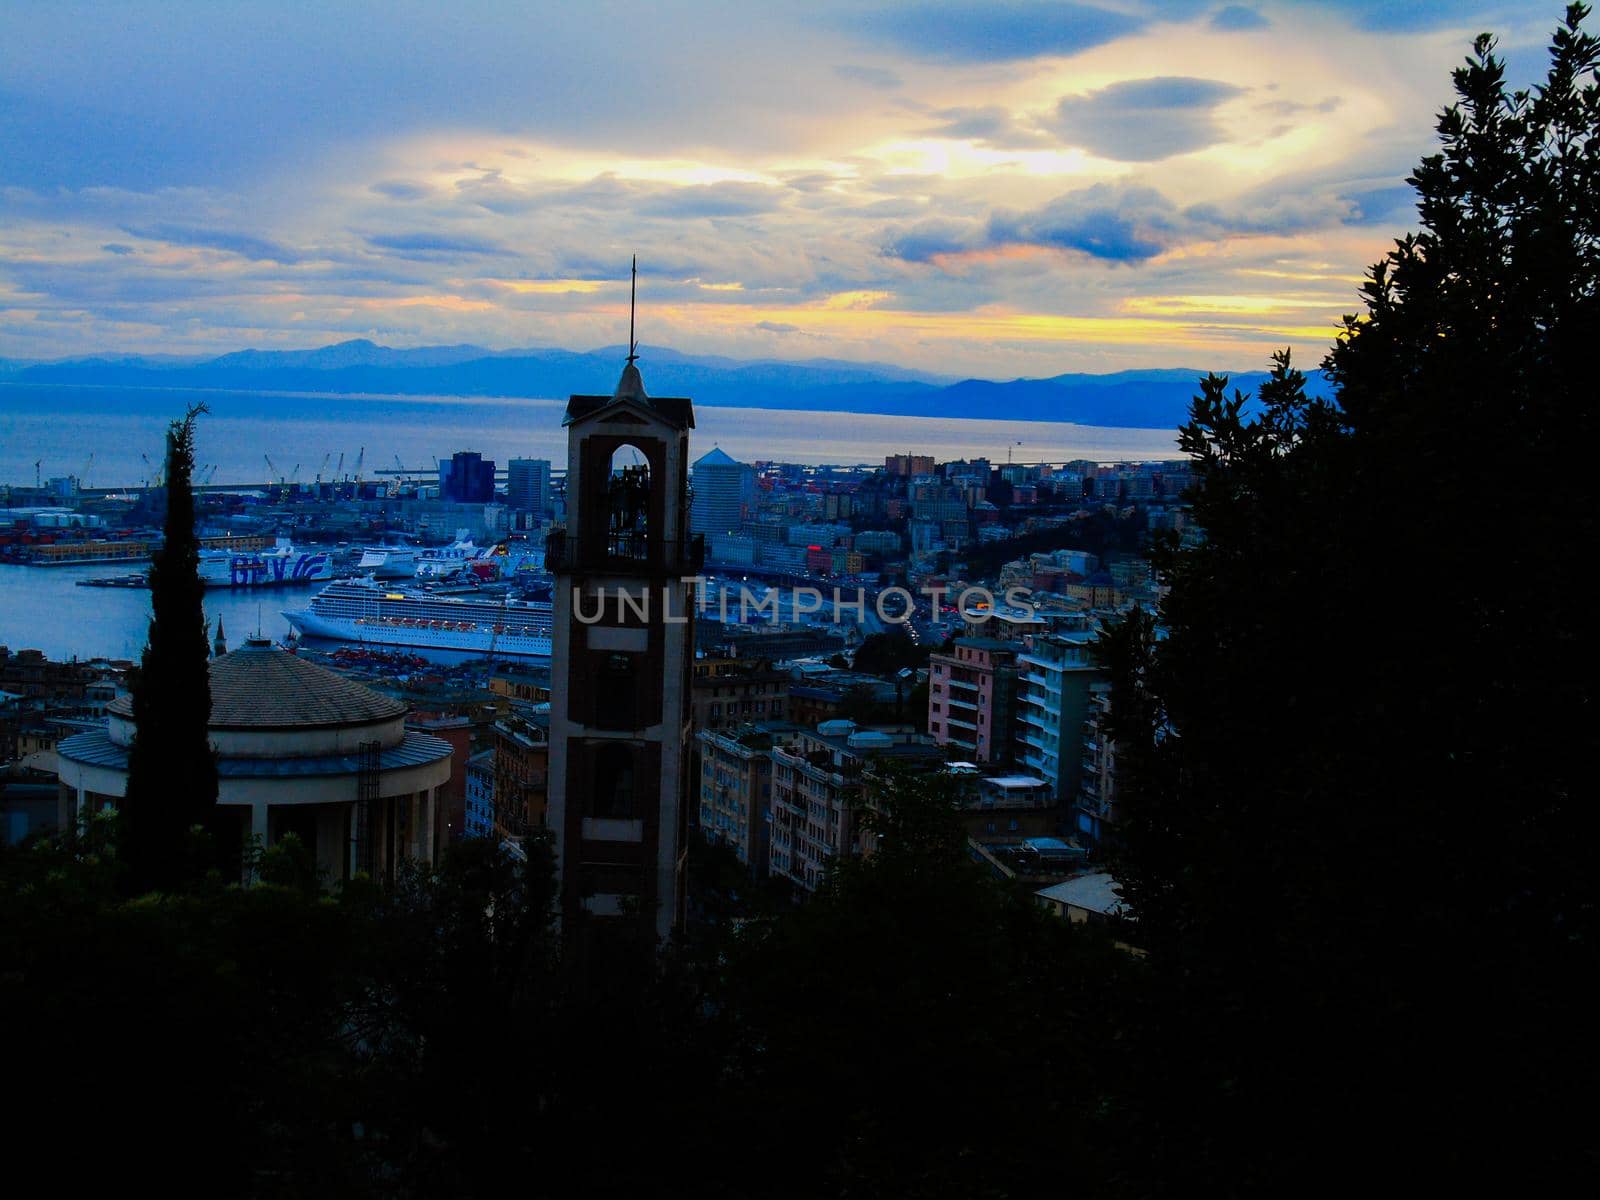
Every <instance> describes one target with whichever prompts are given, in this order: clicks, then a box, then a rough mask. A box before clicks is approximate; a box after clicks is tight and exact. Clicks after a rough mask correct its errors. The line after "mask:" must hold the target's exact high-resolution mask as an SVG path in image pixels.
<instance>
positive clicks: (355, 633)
mask: <svg viewBox="0 0 1600 1200" xmlns="http://www.w3.org/2000/svg"><path fill="white" fill-rule="evenodd" d="M283 615H284V617H285V618H287V620H288V621H289V624H291V625H293V626H294V627H295V629H297V630H299V631H300V633H302V634H304V635H305V636H306V637H317V638H328V639H330V640H332V641H340V642H360V643H362V644H365V645H374V646H411V647H415V648H418V649H424V650H454V651H459V652H461V653H466V654H484V655H487V654H488V653H489V651H490V642H491V641H493V643H494V645H493V650H494V653H495V655H496V656H513V657H517V658H549V657H550V639H549V638H548V637H528V636H524V635H522V634H512V633H501V634H500V635H499V636H498V637H495V636H494V634H493V633H492V632H491V631H490V630H488V629H483V630H459V629H430V628H427V627H425V626H406V625H392V624H389V623H388V622H383V621H355V620H351V619H349V618H346V617H325V616H322V615H320V614H318V613H315V612H311V611H309V610H307V611H302V612H285V613H284V614H283Z"/></svg>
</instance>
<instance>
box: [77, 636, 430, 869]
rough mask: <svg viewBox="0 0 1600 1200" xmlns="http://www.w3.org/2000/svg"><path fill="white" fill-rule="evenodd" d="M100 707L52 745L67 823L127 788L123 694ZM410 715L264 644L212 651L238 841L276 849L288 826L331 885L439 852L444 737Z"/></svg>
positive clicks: (221, 798)
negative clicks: (89, 721)
mask: <svg viewBox="0 0 1600 1200" xmlns="http://www.w3.org/2000/svg"><path fill="white" fill-rule="evenodd" d="M106 712H107V715H108V721H107V725H106V728H104V729H99V730H95V731H93V732H90V733H80V734H78V735H76V736H74V737H70V738H67V739H65V740H63V741H62V742H61V743H60V745H59V746H58V747H57V755H58V758H59V762H60V780H61V795H60V817H61V824H62V828H69V827H70V823H71V822H72V821H73V820H74V819H75V818H76V817H77V816H78V815H79V814H81V813H84V812H86V811H87V812H96V811H99V810H100V809H102V808H105V807H107V806H108V805H115V804H116V803H117V802H118V801H119V800H121V798H122V797H123V796H124V795H126V793H127V788H128V747H129V745H130V744H131V743H132V741H133V736H134V732H135V725H134V720H133V704H132V700H131V698H130V697H128V696H123V697H120V698H119V699H117V700H114V701H112V702H111V704H109V705H108V706H107V708H106ZM406 712H407V709H406V706H405V705H404V704H403V703H401V702H400V701H399V700H396V699H394V698H392V697H390V696H385V695H383V694H382V693H381V692H376V691H374V690H373V689H371V688H369V687H364V686H362V685H361V684H359V683H356V682H354V681H353V680H349V679H346V678H344V677H343V676H342V675H337V674H335V673H334V672H332V671H329V670H327V669H326V668H323V667H319V666H317V665H316V664H314V663H310V662H307V661H306V660H305V659H303V658H300V657H298V656H297V655H294V654H291V653H290V652H289V651H287V650H284V649H282V648H280V647H277V646H274V645H273V644H272V643H271V642H269V641H266V640H264V639H255V640H251V641H247V642H246V643H245V644H244V645H243V646H242V647H241V648H239V649H238V650H235V651H233V652H232V653H231V654H222V655H219V656H218V657H216V658H213V659H212V660H211V721H210V723H209V729H210V732H211V744H212V746H213V747H214V748H215V750H216V753H217V776H218V780H217V783H218V789H217V793H218V794H217V803H218V804H219V805H221V806H223V807H224V808H227V809H231V810H233V811H235V812H236V813H237V814H238V820H239V835H240V839H241V841H242V840H243V838H245V837H246V836H249V835H254V836H255V837H258V838H259V839H260V840H261V844H262V845H263V846H271V845H273V844H275V843H276V842H277V841H278V840H279V839H280V838H282V837H283V836H284V835H285V834H287V833H294V834H297V835H298V836H299V837H300V839H301V840H302V841H303V842H304V843H305V844H306V845H307V846H310V847H311V848H312V849H313V851H314V853H315V855H316V859H317V865H318V867H319V869H320V870H321V871H322V872H323V873H324V875H325V877H326V878H327V880H328V881H329V882H336V881H338V880H341V879H348V878H350V876H351V875H353V874H355V873H356V872H358V871H359V872H366V873H368V874H371V875H374V876H382V875H388V874H389V873H390V872H392V871H393V869H394V867H395V864H396V863H398V862H399V861H401V860H402V859H406V858H411V859H420V860H423V861H428V862H434V861H437V859H438V855H439V851H440V849H441V847H442V844H443V841H444V836H445V831H446V822H447V821H448V819H449V814H448V812H446V811H445V808H446V804H445V803H444V798H443V796H442V795H441V793H443V792H444V791H445V789H446V785H447V784H448V782H449V780H450V756H451V747H450V743H449V742H446V741H444V740H443V739H441V738H436V737H431V736H429V735H427V734H423V733H416V732H412V731H409V730H407V729H406V727H405V719H406Z"/></svg>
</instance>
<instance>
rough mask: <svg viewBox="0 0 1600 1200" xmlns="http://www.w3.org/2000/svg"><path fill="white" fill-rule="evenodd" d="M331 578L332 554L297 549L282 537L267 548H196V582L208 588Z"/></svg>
mask: <svg viewBox="0 0 1600 1200" xmlns="http://www.w3.org/2000/svg"><path fill="white" fill-rule="evenodd" d="M332 578H333V555H332V554H330V553H329V552H328V551H326V550H302V549H299V548H297V547H295V546H294V545H292V544H290V542H289V541H288V540H287V539H285V538H279V539H278V542H277V545H275V546H273V547H272V548H271V549H270V550H202V551H200V582H201V583H203V584H205V586H206V587H208V588H228V587H251V588H253V587H290V586H294V585H297V584H311V583H321V582H323V581H325V580H328V579H332Z"/></svg>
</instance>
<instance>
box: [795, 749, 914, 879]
mask: <svg viewBox="0 0 1600 1200" xmlns="http://www.w3.org/2000/svg"><path fill="white" fill-rule="evenodd" d="M771 754H772V799H771V811H772V825H771V831H770V843H769V853H768V866H769V870H770V872H771V874H773V875H776V876H779V877H781V878H784V879H787V880H789V881H790V882H792V883H794V884H795V885H797V886H798V887H801V888H803V889H805V890H806V891H808V892H809V891H815V890H816V889H817V887H818V886H819V885H820V884H821V883H822V881H823V879H824V878H826V876H827V873H828V869H829V867H830V866H831V865H832V864H833V863H834V862H835V861H837V860H838V859H840V858H841V857H848V856H852V855H861V854H866V853H869V852H870V851H871V849H872V847H871V845H870V844H868V841H867V838H868V836H869V835H867V834H866V833H865V831H864V830H863V829H862V824H861V809H862V806H863V805H864V804H865V802H866V789H867V784H868V782H869V780H870V774H871V769H872V768H873V766H875V765H877V764H880V763H884V762H889V761H901V762H908V763H913V764H918V765H921V766H926V767H938V766H942V764H943V762H944V751H943V750H942V749H941V748H940V747H939V746H938V745H936V744H934V743H933V742H932V741H931V740H930V739H927V738H925V737H923V736H922V735H919V734H910V733H887V732H883V731H881V730H875V729H859V730H858V729H857V728H856V726H855V724H854V722H851V721H825V722H823V723H822V724H821V725H818V726H817V728H816V729H815V730H814V731H813V730H801V731H800V732H799V733H798V734H797V735H796V737H795V738H794V740H793V741H792V742H790V743H789V744H788V745H786V746H774V747H773V749H772V751H771Z"/></svg>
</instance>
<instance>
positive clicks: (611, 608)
mask: <svg viewBox="0 0 1600 1200" xmlns="http://www.w3.org/2000/svg"><path fill="white" fill-rule="evenodd" d="M630 332H631V331H630ZM629 351H630V352H629V354H628V359H627V365H626V366H625V367H624V368H623V371H622V378H621V380H620V381H619V382H618V383H617V388H616V391H614V392H613V393H612V394H611V395H609V396H573V397H572V398H571V400H570V401H569V402H568V405H567V414H566V419H565V421H564V424H565V425H566V428H567V524H566V528H565V530H558V531H557V532H555V533H553V534H552V535H551V538H550V543H549V553H548V556H547V557H548V565H549V569H550V570H551V572H552V573H553V574H554V575H555V577H556V590H555V601H554V614H553V617H554V629H553V641H554V645H553V649H552V671H551V685H552V686H551V701H550V777H549V778H550V783H549V821H550V827H551V829H552V831H553V832H554V835H555V858H556V869H557V872H558V874H559V877H560V889H561V909H562V922H563V926H564V928H565V929H566V931H567V933H568V934H569V936H575V935H577V934H578V932H579V927H580V926H584V927H587V928H589V929H590V930H592V931H594V932H599V931H601V930H606V929H610V930H613V931H617V932H623V933H628V934H644V935H648V938H649V940H651V941H652V942H654V943H659V942H660V941H661V940H663V939H665V938H667V937H668V936H669V935H670V934H671V933H672V932H673V931H674V930H675V929H676V928H677V927H678V925H679V924H680V923H681V921H682V918H683V909H684V898H685V893H684V877H683V876H684V870H683V862H684V853H685V836H686V832H687V828H688V804H687V800H686V797H687V795H688V769H689V754H688V738H689V703H688V696H689V688H690V677H691V674H692V672H691V659H692V656H693V630H694V605H695V591H694V589H695V586H696V585H695V583H694V582H693V577H694V576H695V574H696V572H697V571H698V570H699V567H700V562H701V557H702V556H701V553H700V546H699V543H698V542H697V541H694V540H692V539H691V536H690V533H689V489H688V462H689V430H691V429H693V428H694V408H693V405H692V404H691V403H690V401H688V400H687V399H668V398H662V397H651V396H649V395H647V394H646V392H645V390H644V382H643V380H642V379H641V378H640V375H639V369H638V367H637V366H636V365H635V359H636V358H637V357H638V356H637V354H635V353H633V352H632V351H633V346H632V345H631V344H630V347H629Z"/></svg>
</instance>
